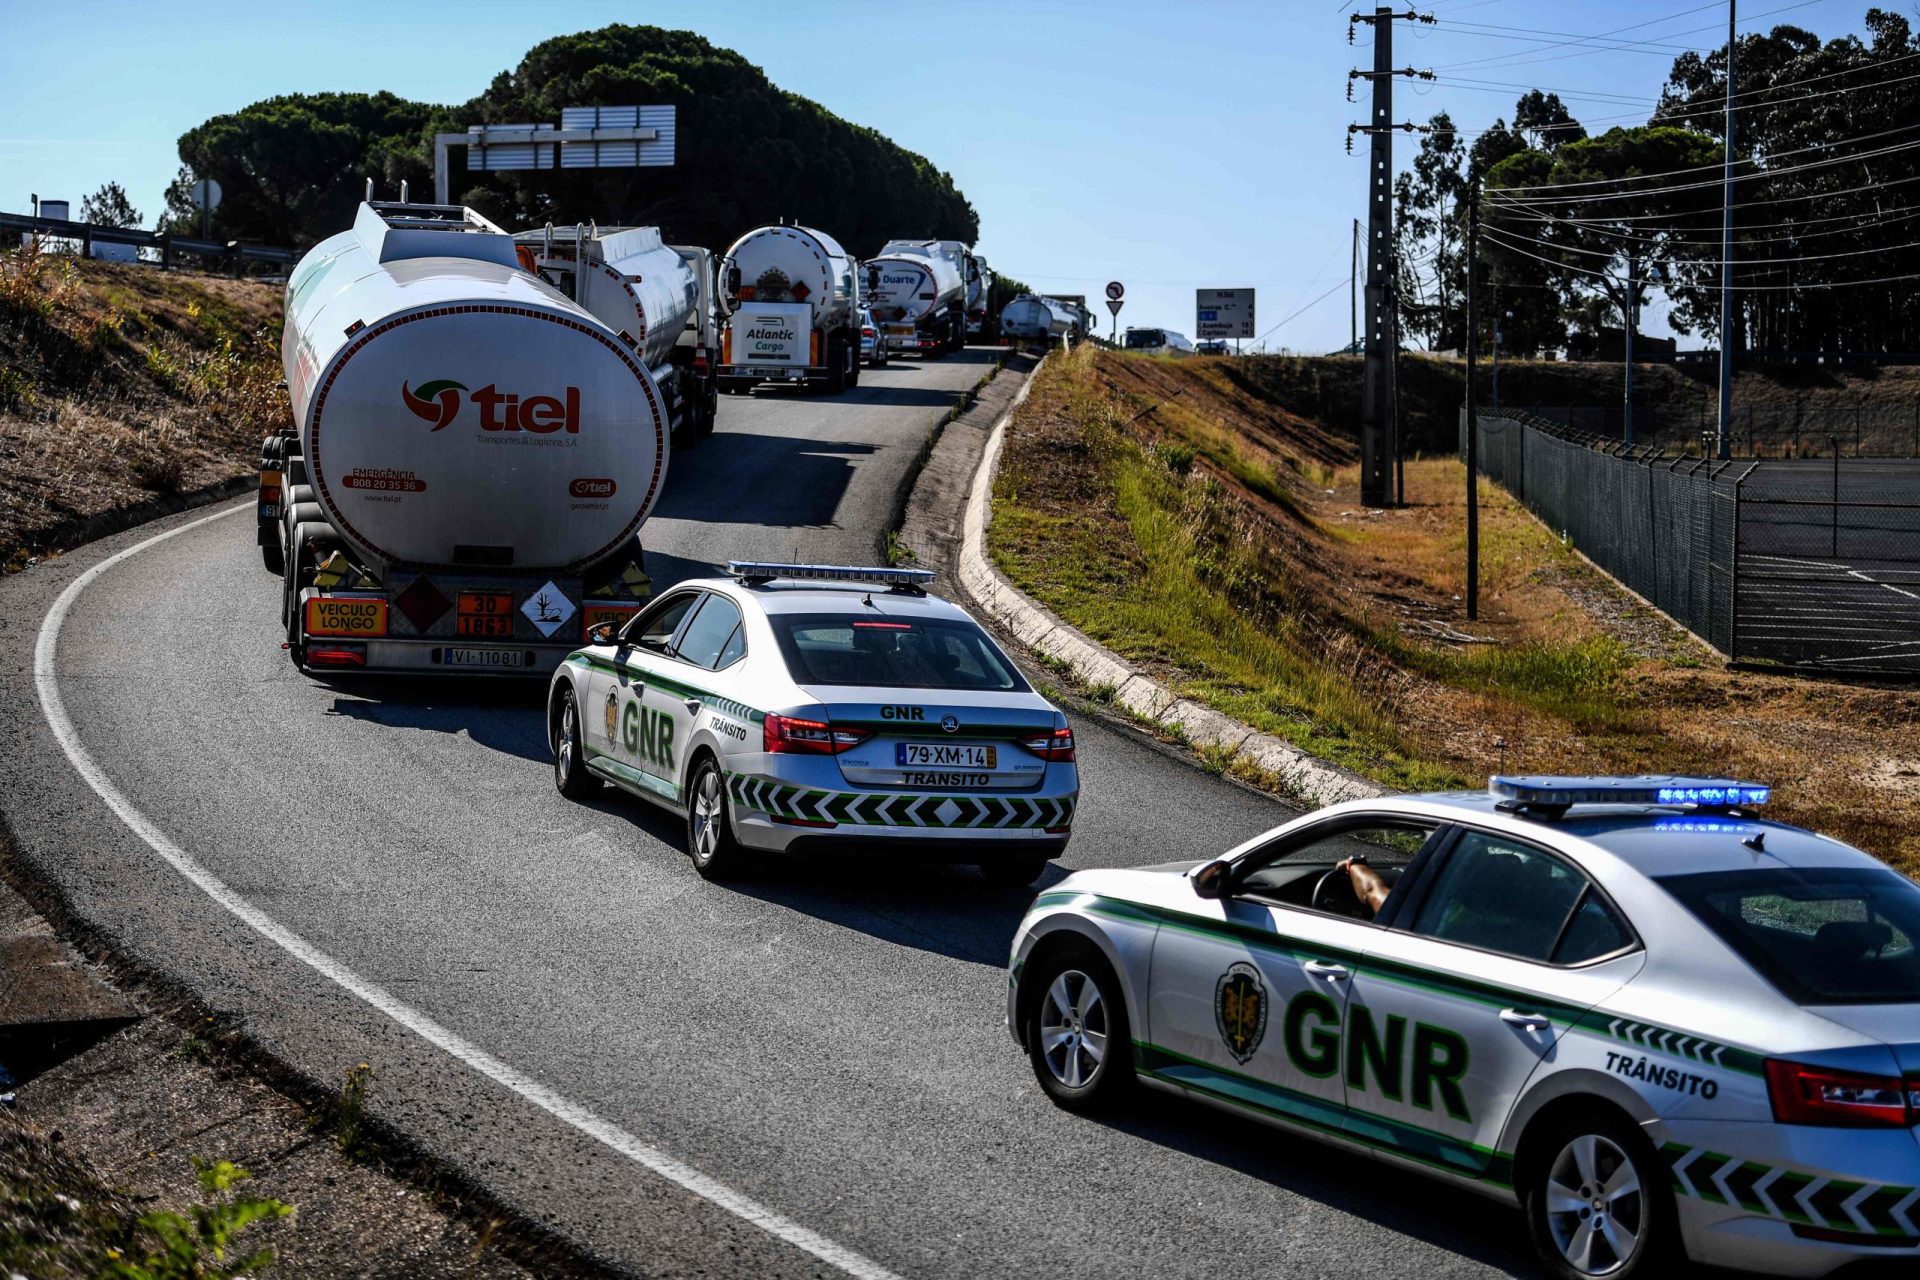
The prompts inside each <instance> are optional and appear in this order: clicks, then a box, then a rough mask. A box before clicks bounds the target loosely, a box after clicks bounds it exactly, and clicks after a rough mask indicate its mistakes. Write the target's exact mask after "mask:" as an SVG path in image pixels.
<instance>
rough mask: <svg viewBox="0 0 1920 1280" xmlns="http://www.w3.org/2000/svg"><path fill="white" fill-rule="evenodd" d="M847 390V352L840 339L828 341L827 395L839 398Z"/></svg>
mask: <svg viewBox="0 0 1920 1280" xmlns="http://www.w3.org/2000/svg"><path fill="white" fill-rule="evenodd" d="M846 389H847V352H846V348H845V347H844V346H843V345H842V344H841V342H840V339H838V338H828V339H827V394H828V395H830V396H837V395H839V394H840V393H841V392H842V391H845V390H846Z"/></svg>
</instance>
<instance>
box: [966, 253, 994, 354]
mask: <svg viewBox="0 0 1920 1280" xmlns="http://www.w3.org/2000/svg"><path fill="white" fill-rule="evenodd" d="M968 257H969V258H970V259H971V260H972V263H973V274H972V275H971V276H970V277H969V278H968V280H967V337H969V338H979V339H982V340H986V341H991V340H992V338H993V331H992V326H991V325H990V324H988V322H987V303H988V300H989V299H990V298H991V297H992V295H993V270H992V268H990V267H988V266H987V260H986V259H985V258H983V257H981V256H980V255H979V254H977V253H975V254H969V255H968Z"/></svg>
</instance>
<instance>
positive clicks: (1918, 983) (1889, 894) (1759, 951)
mask: <svg viewBox="0 0 1920 1280" xmlns="http://www.w3.org/2000/svg"><path fill="white" fill-rule="evenodd" d="M1659 884H1660V886H1661V887H1662V888H1664V889H1665V890H1666V891H1667V892H1668V893H1671V894H1672V895H1673V896H1674V897H1676V898H1678V899H1679V900H1680V902H1681V903H1682V904H1683V905H1685V907H1686V908H1687V910H1689V911H1691V912H1693V914H1694V915H1696V916H1698V917H1699V918H1700V920H1701V921H1702V922H1703V923H1704V924H1705V925H1706V926H1707V927H1708V928H1709V929H1712V930H1713V931H1714V932H1715V933H1717V934H1719V935H1720V938H1721V939H1722V940H1723V941H1724V942H1725V943H1726V944H1727V945H1728V946H1730V947H1732V948H1733V949H1734V950H1735V951H1736V952H1738V953H1739V954H1740V956H1741V958H1742V959H1744V960H1746V962H1747V963H1748V964H1750V965H1752V966H1753V967H1754V968H1755V969H1758V970H1759V971H1760V973H1761V974H1762V975H1763V976H1764V977H1765V978H1766V979H1767V980H1768V981H1769V982H1771V983H1772V984H1773V985H1774V986H1776V987H1778V988H1779V989H1780V990H1781V992H1782V993H1784V994H1785V995H1787V996H1788V997H1790V998H1791V999H1793V1000H1794V1001H1796V1002H1798V1003H1800V1004H1813V1005H1818V1004H1909V1003H1920V952H1916V950H1915V947H1914V940H1915V939H1916V938H1920V887H1916V886H1915V885H1914V883H1913V881H1911V880H1909V879H1907V878H1906V877H1905V876H1902V875H1900V874H1898V873H1897V872H1894V871H1890V870H1888V869H1886V868H1884V867H1800V868H1794V867H1765V868H1756V869H1753V870H1747V871H1714V872H1705V873H1701V874H1696V875H1685V876H1663V877H1660V878H1659Z"/></svg>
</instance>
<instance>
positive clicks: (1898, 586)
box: [1479, 411, 1920, 675]
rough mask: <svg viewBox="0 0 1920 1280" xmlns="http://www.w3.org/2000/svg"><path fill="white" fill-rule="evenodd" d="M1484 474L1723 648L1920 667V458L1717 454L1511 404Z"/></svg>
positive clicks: (1487, 445)
mask: <svg viewBox="0 0 1920 1280" xmlns="http://www.w3.org/2000/svg"><path fill="white" fill-rule="evenodd" d="M1479 447H1480V467H1481V471H1482V472H1483V473H1484V474H1485V475H1487V476H1488V477H1489V478H1491V479H1493V480H1496V481H1498V482H1499V483H1500V484H1502V485H1504V486H1505V487H1506V488H1507V489H1508V490H1509V491H1510V492H1512V493H1513V494H1514V496H1515V497H1517V498H1519V499H1520V501H1521V502H1523V503H1524V504H1526V506H1527V507H1528V508H1529V509H1530V510H1532V511H1533V512H1534V514H1536V515H1538V516H1539V517H1540V518H1541V519H1542V520H1544V521H1545V522H1546V523H1547V524H1548V525H1549V526H1550V527H1552V528H1553V529H1555V530H1558V531H1560V532H1561V533H1563V534H1564V535H1565V536H1566V537H1567V538H1568V539H1569V540H1570V541H1571V542H1572V543H1573V545H1574V546H1575V547H1578V548H1579V549H1580V551H1581V552H1582V553H1584V554H1585V555H1586V556H1587V557H1588V558H1589V559H1591V560H1592V561H1593V562H1594V563H1595V564H1597V565H1599V566H1600V567H1601V568H1602V569H1604V570H1606V571H1607V572H1608V573H1610V574H1612V575H1613V576H1614V577H1615V578H1617V579H1619V580H1620V581H1621V582H1622V583H1624V584H1625V585H1626V586H1627V587H1628V588H1630V589H1631V590H1633V591H1635V592H1637V593H1638V594H1640V595H1641V596H1643V597H1645V598H1646V599H1647V600H1649V601H1651V602H1652V603H1653V604H1654V605H1655V606H1657V607H1658V608H1659V609H1661V610H1662V611H1663V612H1665V613H1666V614H1668V615H1669V616H1671V617H1672V618H1673V619H1674V620H1675V621H1677V622H1679V623H1680V624H1681V625H1682V626H1684V627H1686V628H1687V629H1688V630H1690V631H1692V632H1693V633H1694V634H1695V635H1698V636H1700V637H1701V638H1702V639H1704V640H1706V641H1707V643H1709V644H1711V645H1712V646H1713V647H1714V648H1716V649H1718V650H1720V651H1721V652H1722V653H1724V654H1727V655H1728V656H1729V657H1732V658H1735V659H1739V660H1746V661H1757V662H1777V663H1783V664H1787V665H1792V666H1804V667H1820V668H1828V669H1833V670H1853V671H1866V672H1901V673H1906V674H1915V675H1920V460H1910V459H1863V458H1842V457H1839V456H1832V457H1829V458H1826V459H1822V460H1817V461H1816V460H1801V459H1794V460H1756V459H1742V460H1738V461H1734V462H1716V461H1712V460H1709V459H1706V458H1700V457H1683V456H1674V455H1671V454H1666V453H1662V452H1660V451H1659V450H1657V449H1654V448H1651V447H1645V448H1633V449H1629V448H1627V447H1626V446H1624V445H1622V444H1621V443H1619V442H1618V441H1612V440H1608V439H1606V438H1604V437H1602V436H1599V435H1594V434H1589V433H1586V432H1581V431H1576V430H1573V429H1570V428H1567V427H1564V426H1561V425H1558V424H1555V423H1551V422H1546V421H1542V420H1540V419H1535V418H1530V417H1522V416H1520V415H1518V414H1517V413H1515V412H1513V411H1505V412H1503V413H1501V414H1500V415H1498V416H1496V415H1493V414H1490V413H1487V412H1484V411H1483V412H1482V413H1481V414H1480V417H1479Z"/></svg>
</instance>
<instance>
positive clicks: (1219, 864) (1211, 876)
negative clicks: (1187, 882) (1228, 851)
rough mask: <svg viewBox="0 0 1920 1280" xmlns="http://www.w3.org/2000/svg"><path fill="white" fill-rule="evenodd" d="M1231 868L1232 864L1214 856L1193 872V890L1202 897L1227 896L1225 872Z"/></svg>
mask: <svg viewBox="0 0 1920 1280" xmlns="http://www.w3.org/2000/svg"><path fill="white" fill-rule="evenodd" d="M1232 870H1233V864H1232V863H1230V862H1227V861H1225V860H1223V859H1220V858H1215V859H1214V860H1213V861H1212V862H1209V863H1208V864H1207V865H1206V866H1204V867H1201V868H1200V869H1199V870H1198V871H1196V872H1194V873H1193V876H1192V880H1193V891H1194V893H1196V894H1198V895H1199V896H1200V897H1202V898H1224V897H1226V896H1227V879H1228V876H1227V873H1228V872H1230V871H1232Z"/></svg>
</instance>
